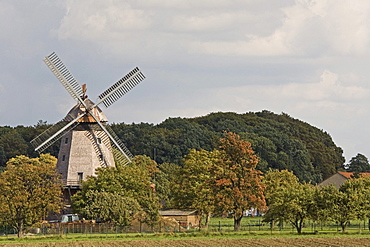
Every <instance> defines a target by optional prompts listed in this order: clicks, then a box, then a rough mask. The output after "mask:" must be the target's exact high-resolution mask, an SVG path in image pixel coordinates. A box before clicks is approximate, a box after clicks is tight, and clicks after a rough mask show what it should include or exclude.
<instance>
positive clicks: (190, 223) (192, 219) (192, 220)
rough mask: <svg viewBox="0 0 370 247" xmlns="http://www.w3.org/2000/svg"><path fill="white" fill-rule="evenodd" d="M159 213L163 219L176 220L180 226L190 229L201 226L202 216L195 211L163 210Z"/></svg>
mask: <svg viewBox="0 0 370 247" xmlns="http://www.w3.org/2000/svg"><path fill="white" fill-rule="evenodd" d="M159 213H160V214H161V215H162V216H163V217H168V218H172V219H175V220H176V221H177V222H178V223H179V224H180V226H183V227H186V228H190V227H194V226H198V225H199V221H200V219H201V217H202V216H201V215H199V214H198V211H197V210H194V209H162V210H160V211H159Z"/></svg>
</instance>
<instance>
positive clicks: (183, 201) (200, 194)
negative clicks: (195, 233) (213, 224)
mask: <svg viewBox="0 0 370 247" xmlns="http://www.w3.org/2000/svg"><path fill="white" fill-rule="evenodd" d="M219 158H220V153H219V151H217V150H214V151H212V152H210V151H206V150H200V151H197V150H195V149H191V150H190V152H189V154H188V155H186V156H185V157H184V159H183V160H182V164H183V168H182V169H180V170H179V174H178V179H177V181H176V184H175V186H174V191H175V193H174V194H175V198H174V203H175V206H176V207H179V208H192V209H196V210H197V211H198V213H199V214H201V215H202V216H203V217H204V218H205V219H206V220H205V224H204V225H205V227H208V223H209V219H210V216H211V213H212V212H213V211H214V197H213V194H212V189H211V188H210V187H209V181H210V179H211V174H210V172H209V170H210V168H211V167H212V166H213V165H214V164H215V163H217V162H218V160H219ZM199 226H201V222H199Z"/></svg>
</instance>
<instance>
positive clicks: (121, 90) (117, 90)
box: [96, 67, 145, 108]
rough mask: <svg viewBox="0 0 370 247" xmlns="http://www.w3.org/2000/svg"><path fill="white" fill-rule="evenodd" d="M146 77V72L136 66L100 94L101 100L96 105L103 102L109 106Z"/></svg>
mask: <svg viewBox="0 0 370 247" xmlns="http://www.w3.org/2000/svg"><path fill="white" fill-rule="evenodd" d="M144 79H145V76H144V74H143V73H142V72H141V71H140V69H139V68H138V67H136V68H135V69H133V70H132V71H131V72H130V73H128V74H127V75H126V76H124V77H123V78H122V79H120V80H119V81H118V82H116V83H115V84H114V85H113V86H111V87H110V88H108V89H107V90H105V91H104V92H103V93H102V94H100V95H99V96H98V98H99V101H98V102H97V103H96V105H99V104H100V103H103V104H104V105H105V107H107V108H108V107H109V106H110V105H112V104H113V103H114V102H116V101H117V100H118V99H119V98H121V97H122V96H123V95H125V94H126V93H127V92H128V91H130V90H131V89H133V88H134V87H135V86H136V85H137V84H139V83H140V82H141V81H142V80H144Z"/></svg>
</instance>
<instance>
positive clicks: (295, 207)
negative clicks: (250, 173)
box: [263, 170, 317, 234]
mask: <svg viewBox="0 0 370 247" xmlns="http://www.w3.org/2000/svg"><path fill="white" fill-rule="evenodd" d="M263 182H264V183H265V184H266V190H265V191H266V193H265V195H266V200H267V206H268V208H269V209H268V211H267V212H266V214H265V215H264V221H266V222H271V223H272V222H274V221H279V222H283V221H285V222H289V223H291V224H292V225H293V226H294V227H295V228H296V230H297V233H298V234H300V233H302V228H303V224H304V221H305V220H306V219H309V218H312V217H313V214H314V213H316V212H317V209H316V202H315V200H314V198H315V197H314V196H315V193H316V190H317V188H316V187H314V186H312V185H310V184H307V183H303V184H302V183H299V182H298V178H297V177H296V176H295V175H294V174H293V173H292V172H289V171H287V170H283V171H278V170H270V171H269V172H268V173H267V174H266V175H265V177H264V179H263Z"/></svg>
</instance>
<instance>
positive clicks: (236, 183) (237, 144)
mask: <svg viewBox="0 0 370 247" xmlns="http://www.w3.org/2000/svg"><path fill="white" fill-rule="evenodd" d="M219 150H220V159H219V161H218V162H217V163H215V164H214V165H213V166H212V167H211V169H210V175H211V178H212V180H211V182H210V185H211V188H212V190H213V193H214V196H215V206H216V212H217V211H218V212H220V213H222V214H224V215H227V214H229V215H232V216H233V218H234V230H235V231H238V230H240V223H241V220H242V218H243V212H244V211H246V210H250V209H251V208H254V209H258V210H264V209H265V207H266V202H265V197H264V193H263V192H264V189H265V185H264V184H263V183H262V182H261V172H260V171H258V170H256V169H255V168H256V166H257V164H258V158H257V156H256V155H255V154H254V151H253V150H252V147H251V144H250V142H247V141H243V140H241V139H240V137H239V136H238V135H237V134H235V133H232V132H227V133H225V138H221V139H220V141H219Z"/></svg>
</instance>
